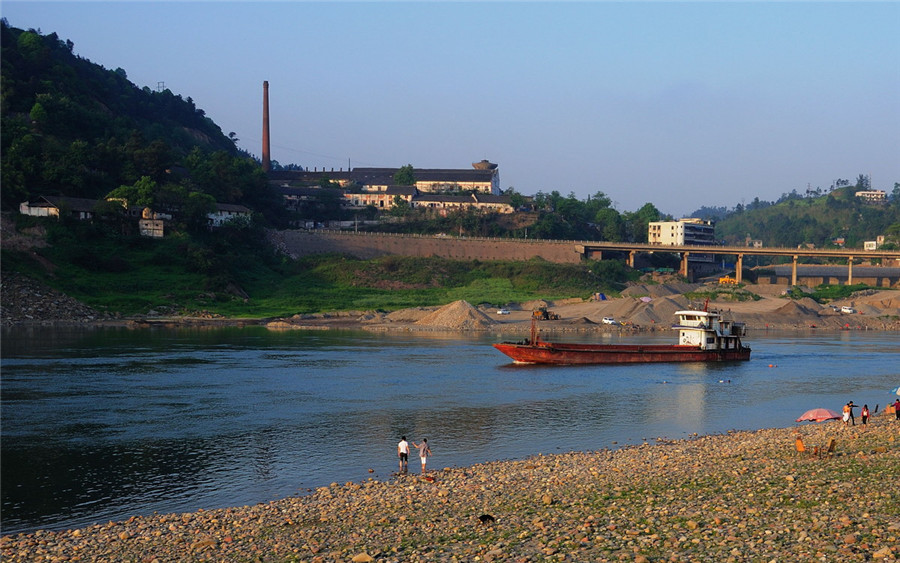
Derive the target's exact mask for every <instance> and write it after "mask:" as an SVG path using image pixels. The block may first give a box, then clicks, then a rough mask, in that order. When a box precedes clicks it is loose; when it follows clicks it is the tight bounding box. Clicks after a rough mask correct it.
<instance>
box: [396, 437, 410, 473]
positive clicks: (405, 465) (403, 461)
mask: <svg viewBox="0 0 900 563" xmlns="http://www.w3.org/2000/svg"><path fill="white" fill-rule="evenodd" d="M397 457H398V458H400V473H406V472H407V471H408V470H409V442H407V441H406V436H403V437H402V438H400V442H399V443H398V444H397Z"/></svg>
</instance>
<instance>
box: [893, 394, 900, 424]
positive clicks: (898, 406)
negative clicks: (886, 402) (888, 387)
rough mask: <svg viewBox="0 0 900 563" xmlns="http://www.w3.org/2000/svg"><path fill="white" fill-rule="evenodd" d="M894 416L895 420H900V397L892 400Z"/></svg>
mask: <svg viewBox="0 0 900 563" xmlns="http://www.w3.org/2000/svg"><path fill="white" fill-rule="evenodd" d="M894 416H896V417H897V420H900V399H897V400H896V401H894Z"/></svg>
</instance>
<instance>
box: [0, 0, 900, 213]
mask: <svg viewBox="0 0 900 563" xmlns="http://www.w3.org/2000/svg"><path fill="white" fill-rule="evenodd" d="M2 15H3V17H5V18H7V20H8V21H9V23H10V25H12V26H14V27H20V28H26V29H27V28H35V29H40V30H41V31H42V32H43V33H45V34H48V33H51V32H54V31H55V32H56V33H58V34H59V36H60V38H61V39H63V40H66V39H69V40H71V41H73V42H74V43H75V52H76V54H78V55H80V56H82V57H84V58H87V59H90V60H91V61H93V62H95V63H98V64H101V65H103V66H105V67H107V68H110V69H115V68H117V67H121V68H123V69H125V70H126V72H127V73H128V77H129V79H130V80H131V81H132V82H134V83H135V84H137V85H138V86H141V87H143V86H149V87H150V88H154V89H155V88H156V87H157V84H158V83H159V82H164V83H165V86H166V87H167V88H169V89H170V90H171V91H172V92H174V93H176V94H179V95H181V96H182V97H184V98H187V97H188V96H190V97H191V98H193V100H194V102H195V103H196V104H197V106H198V107H200V108H202V109H203V110H204V111H206V114H207V115H208V116H209V117H211V118H212V119H213V120H214V121H215V122H216V123H218V124H219V125H220V126H221V127H222V130H223V131H224V132H225V133H226V134H227V133H228V132H231V131H234V132H235V133H236V134H237V136H238V138H239V139H240V142H239V145H240V146H241V147H243V148H245V149H247V150H248V151H250V152H252V153H253V154H256V155H259V154H260V153H261V141H260V139H261V136H262V134H261V131H262V125H261V122H262V118H261V115H262V83H263V81H264V80H268V81H269V85H270V92H269V94H270V96H269V97H270V109H271V119H272V125H271V137H272V145H273V149H272V153H273V154H272V157H273V158H274V159H276V160H278V161H279V162H281V163H283V164H286V163H297V164H301V165H303V166H307V167H309V168H312V167H319V168H320V169H321V168H322V167H326V168H332V167H333V168H335V169H338V168H344V169H346V168H347V166H348V163H349V165H350V166H353V167H356V166H402V165H405V164H412V165H413V167H415V168H469V167H470V164H471V163H472V162H475V161H478V160H481V159H483V158H486V159H489V160H491V161H492V162H496V163H498V164H499V165H500V182H501V186H502V187H503V188H507V187H509V186H513V187H515V188H516V190H518V191H519V192H521V193H524V194H528V195H530V194H534V193H535V192H537V191H539V190H540V191H544V192H549V191H552V190H559V191H560V192H561V193H563V194H564V195H567V194H569V193H570V192H574V193H575V194H576V196H577V197H578V198H579V199H584V198H586V197H587V196H588V194H593V193H595V192H597V191H602V192H604V193H606V194H607V195H608V196H609V197H610V198H611V199H612V200H613V201H614V202H615V204H616V207H617V209H619V210H620V211H634V210H636V209H638V208H639V207H640V206H641V205H643V204H644V203H646V202H652V203H654V204H655V205H656V206H657V207H659V208H660V210H661V211H663V212H666V213H672V214H674V215H681V214H684V213H689V212H690V211H693V210H694V209H696V208H698V207H700V206H702V205H723V206H727V207H733V206H734V205H735V204H737V203H741V202H750V201H752V200H753V198H754V197H760V198H761V199H765V200H775V199H777V198H778V197H779V196H780V195H781V194H782V193H785V192H790V191H791V190H793V189H796V190H797V191H799V192H803V191H805V190H806V188H807V185H811V187H812V188H814V189H815V188H816V187H821V188H823V189H827V188H828V187H829V186H830V185H831V184H832V183H833V182H834V180H836V179H838V178H843V179H850V180H855V179H856V177H857V176H858V175H859V174H861V173H863V174H870V175H871V177H872V181H873V187H875V188H877V189H884V190H887V191H888V192H890V191H891V190H892V189H893V185H894V182H900V3H898V2H875V3H862V2H852V3H809V2H790V3H719V2H716V3H713V2H696V3H672V2H664V3H650V2H636V3H634V2H629V3H614V2H579V3H558V2H557V3H536V2H527V3H513V2H498V3H480V2H479V3H475V2H472V3H442V2H418V3H414V2H402V3H383V2H368V3H349V2H330V3H312V2H252V3H250V2H188V3H180V2H147V3H144V2H109V3H107V2H57V3H52V2H35V1H28V2H21V1H9V0H4V2H3V4H2Z"/></svg>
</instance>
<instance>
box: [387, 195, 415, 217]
mask: <svg viewBox="0 0 900 563" xmlns="http://www.w3.org/2000/svg"><path fill="white" fill-rule="evenodd" d="M410 209H412V208H411V207H410V205H409V202H408V201H406V200H405V199H403V196H401V195H395V196H394V205H393V206H392V207H391V215H393V216H394V217H405V216H406V215H408V214H409V211H410Z"/></svg>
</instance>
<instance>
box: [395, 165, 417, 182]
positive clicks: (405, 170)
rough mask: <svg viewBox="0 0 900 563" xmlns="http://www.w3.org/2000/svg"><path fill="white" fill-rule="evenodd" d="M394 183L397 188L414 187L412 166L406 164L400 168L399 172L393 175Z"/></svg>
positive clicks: (414, 178)
mask: <svg viewBox="0 0 900 563" xmlns="http://www.w3.org/2000/svg"><path fill="white" fill-rule="evenodd" d="M394 183H395V184H397V185H399V186H415V185H416V177H415V175H414V174H413V166H412V164H407V165H406V166H401V167H400V169H399V170H397V172H396V173H395V174H394Z"/></svg>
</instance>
